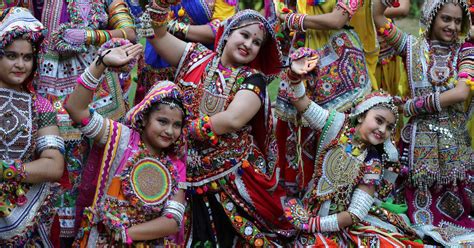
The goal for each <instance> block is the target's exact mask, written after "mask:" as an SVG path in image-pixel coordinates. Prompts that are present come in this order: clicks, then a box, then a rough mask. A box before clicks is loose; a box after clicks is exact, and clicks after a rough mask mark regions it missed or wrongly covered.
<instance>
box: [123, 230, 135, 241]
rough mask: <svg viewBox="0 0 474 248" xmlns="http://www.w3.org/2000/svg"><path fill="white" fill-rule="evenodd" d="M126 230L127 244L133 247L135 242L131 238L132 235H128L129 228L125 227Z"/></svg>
mask: <svg viewBox="0 0 474 248" xmlns="http://www.w3.org/2000/svg"><path fill="white" fill-rule="evenodd" d="M124 229H125V243H126V244H127V245H131V244H132V243H133V240H132V238H131V237H130V235H128V228H126V227H124Z"/></svg>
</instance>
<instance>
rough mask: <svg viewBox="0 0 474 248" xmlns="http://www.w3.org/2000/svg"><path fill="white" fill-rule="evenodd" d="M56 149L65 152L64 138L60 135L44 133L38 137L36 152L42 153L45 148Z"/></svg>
mask: <svg viewBox="0 0 474 248" xmlns="http://www.w3.org/2000/svg"><path fill="white" fill-rule="evenodd" d="M48 149H55V150H58V151H59V152H61V154H64V152H65V147H64V139H63V138H62V137H61V136H59V135H43V136H40V137H38V139H36V153H37V154H41V153H42V152H43V151H44V150H48Z"/></svg>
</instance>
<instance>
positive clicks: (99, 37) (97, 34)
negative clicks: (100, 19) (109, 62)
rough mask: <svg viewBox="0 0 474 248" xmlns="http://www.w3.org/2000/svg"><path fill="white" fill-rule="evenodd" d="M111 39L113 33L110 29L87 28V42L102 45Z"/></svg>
mask: <svg viewBox="0 0 474 248" xmlns="http://www.w3.org/2000/svg"><path fill="white" fill-rule="evenodd" d="M110 39H112V35H111V34H110V32H109V31H108V30H92V29H88V30H86V44H89V45H96V46H97V45H102V44H104V43H105V42H106V41H108V40H110Z"/></svg>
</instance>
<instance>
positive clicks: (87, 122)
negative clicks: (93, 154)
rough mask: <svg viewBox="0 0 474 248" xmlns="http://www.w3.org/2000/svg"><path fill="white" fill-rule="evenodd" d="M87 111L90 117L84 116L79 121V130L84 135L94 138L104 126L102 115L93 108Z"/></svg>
mask: <svg viewBox="0 0 474 248" xmlns="http://www.w3.org/2000/svg"><path fill="white" fill-rule="evenodd" d="M89 112H90V117H89V118H84V119H83V120H82V121H81V123H80V127H79V130H81V132H82V133H83V134H84V135H85V136H86V137H88V138H91V139H94V138H95V137H97V135H99V133H100V131H101V130H102V128H103V126H104V117H102V115H100V114H99V113H97V111H95V110H93V109H91V110H89Z"/></svg>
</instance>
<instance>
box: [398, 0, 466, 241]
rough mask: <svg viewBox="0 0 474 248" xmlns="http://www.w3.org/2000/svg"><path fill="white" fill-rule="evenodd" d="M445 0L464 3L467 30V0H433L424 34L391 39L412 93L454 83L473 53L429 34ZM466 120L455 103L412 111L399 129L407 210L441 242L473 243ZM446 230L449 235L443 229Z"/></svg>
mask: <svg viewBox="0 0 474 248" xmlns="http://www.w3.org/2000/svg"><path fill="white" fill-rule="evenodd" d="M447 3H453V4H455V5H457V6H460V7H461V8H462V11H463V21H462V25H461V37H462V36H463V35H464V36H465V35H466V34H467V32H468V30H469V27H470V15H469V11H468V9H467V5H466V2H465V1H463V0H454V1H451V0H431V1H427V2H426V4H425V6H424V9H423V15H422V18H421V24H422V25H423V26H422V28H423V35H422V36H420V37H419V38H415V37H413V36H411V35H408V34H405V33H401V31H398V30H397V32H400V39H398V41H399V42H398V43H394V44H390V45H391V46H393V47H394V48H395V50H396V51H397V52H398V53H399V54H401V55H402V56H403V57H404V58H405V59H406V62H405V64H406V66H407V72H408V82H409V86H410V94H411V97H417V96H426V95H427V94H433V93H435V92H440V93H442V92H445V91H447V90H449V89H452V88H454V87H455V84H456V79H457V75H458V71H459V70H460V69H462V64H463V62H464V61H469V60H472V58H473V56H474V50H473V45H472V44H470V43H464V44H463V45H461V44H460V41H454V42H452V43H442V42H439V41H434V40H429V39H428V37H429V30H430V28H431V26H433V22H434V20H435V16H436V13H437V11H438V10H439V9H440V8H441V7H442V6H443V5H445V4H447ZM465 125H466V114H465V113H464V111H463V103H458V104H455V105H451V106H449V107H446V108H443V109H442V110H441V111H440V112H437V113H433V114H422V115H418V116H414V117H411V118H410V120H409V122H408V123H407V124H406V126H405V127H404V128H403V129H402V131H401V139H402V141H403V144H404V153H405V154H404V156H403V159H404V161H405V163H406V165H408V166H409V169H410V175H409V177H410V180H409V181H410V187H408V188H407V189H406V197H407V204H408V207H409V208H408V215H409V217H410V219H411V221H412V222H413V224H415V225H416V226H417V227H418V228H419V229H420V230H421V231H422V232H423V233H424V234H426V235H429V236H430V237H432V238H433V239H434V240H436V241H437V242H439V243H441V244H442V245H445V246H453V245H461V244H467V243H466V242H470V243H469V244H471V245H472V244H473V243H472V242H473V241H474V233H473V228H474V220H472V217H470V214H472V207H473V206H472V202H473V200H474V198H473V197H474V195H473V193H472V192H473V189H474V188H473V181H472V177H473V176H474V174H473V170H472V169H473V165H474V153H473V151H472V149H471V148H470V141H469V138H468V137H469V135H468V133H467V130H466V128H465ZM446 230H450V231H448V232H451V234H452V235H444V233H446ZM454 230H456V232H454ZM452 231H453V232H452Z"/></svg>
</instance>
